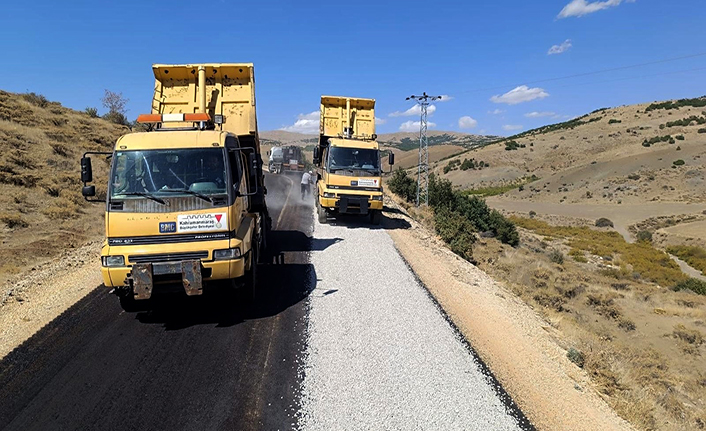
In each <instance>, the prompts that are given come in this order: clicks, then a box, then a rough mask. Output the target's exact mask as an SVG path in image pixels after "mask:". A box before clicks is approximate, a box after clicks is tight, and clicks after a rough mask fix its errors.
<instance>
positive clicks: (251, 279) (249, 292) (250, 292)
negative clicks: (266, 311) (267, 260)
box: [243, 242, 260, 303]
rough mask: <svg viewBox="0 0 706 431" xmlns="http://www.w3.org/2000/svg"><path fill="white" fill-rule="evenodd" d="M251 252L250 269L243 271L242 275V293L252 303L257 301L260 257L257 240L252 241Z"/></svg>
mask: <svg viewBox="0 0 706 431" xmlns="http://www.w3.org/2000/svg"><path fill="white" fill-rule="evenodd" d="M250 253H251V254H252V255H251V256H250V269H249V270H247V271H245V275H244V281H245V284H244V286H243V287H244V289H245V291H244V293H245V297H246V299H247V301H248V302H250V303H254V302H256V301H257V294H258V288H257V266H258V261H259V259H260V246H259V244H258V243H257V242H253V246H252V249H251V250H250Z"/></svg>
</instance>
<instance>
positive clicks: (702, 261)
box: [667, 245, 706, 274]
mask: <svg viewBox="0 0 706 431" xmlns="http://www.w3.org/2000/svg"><path fill="white" fill-rule="evenodd" d="M667 253H671V254H673V255H675V256H676V257H678V258H679V259H681V260H683V261H684V262H686V263H688V264H689V265H690V266H691V267H693V268H696V269H698V270H699V271H701V272H702V273H703V274H706V250H704V249H703V248H701V247H695V246H689V245H673V246H669V247H667Z"/></svg>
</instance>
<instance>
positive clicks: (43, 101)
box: [22, 93, 49, 108]
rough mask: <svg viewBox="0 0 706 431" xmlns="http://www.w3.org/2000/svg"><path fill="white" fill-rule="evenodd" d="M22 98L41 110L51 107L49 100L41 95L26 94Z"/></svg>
mask: <svg viewBox="0 0 706 431" xmlns="http://www.w3.org/2000/svg"><path fill="white" fill-rule="evenodd" d="M22 98H23V99H24V100H26V101H28V102H29V103H31V104H32V105H34V106H38V107H40V108H46V107H47V105H49V101H48V100H47V98H46V97H44V96H43V95H41V94H37V93H24V94H22Z"/></svg>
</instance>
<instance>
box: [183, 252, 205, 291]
mask: <svg viewBox="0 0 706 431" xmlns="http://www.w3.org/2000/svg"><path fill="white" fill-rule="evenodd" d="M181 277H182V278H181V281H182V283H184V290H185V291H186V294H187V295H189V296H194V295H201V294H202V293H203V279H202V277H201V261H200V260H184V261H182V262H181Z"/></svg>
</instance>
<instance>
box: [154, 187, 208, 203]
mask: <svg viewBox="0 0 706 431" xmlns="http://www.w3.org/2000/svg"><path fill="white" fill-rule="evenodd" d="M160 192H167V193H186V194H189V195H193V196H196V197H197V198H201V199H203V200H205V201H208V202H211V203H213V199H211V198H210V197H208V196H206V195H205V194H203V193H199V192H195V191H193V190H188V189H161V190H160Z"/></svg>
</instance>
